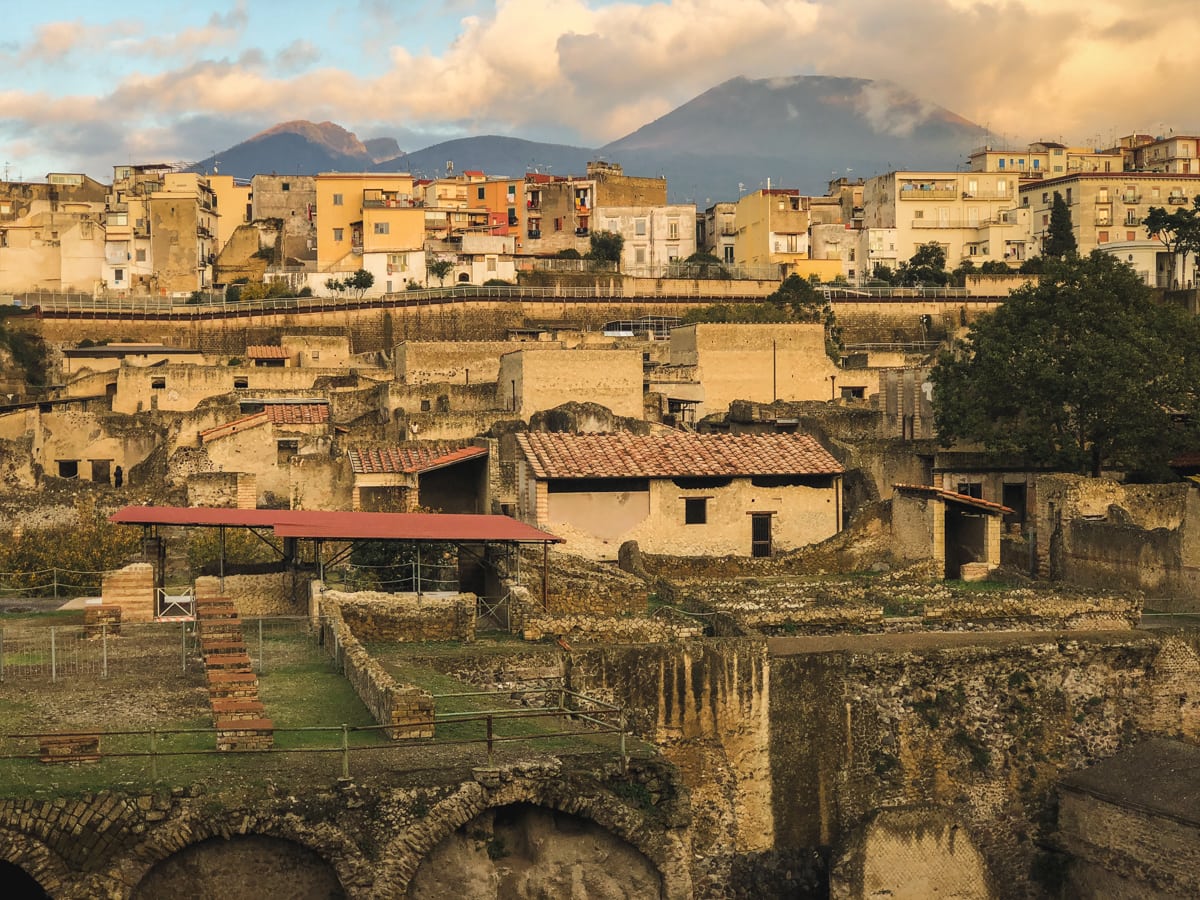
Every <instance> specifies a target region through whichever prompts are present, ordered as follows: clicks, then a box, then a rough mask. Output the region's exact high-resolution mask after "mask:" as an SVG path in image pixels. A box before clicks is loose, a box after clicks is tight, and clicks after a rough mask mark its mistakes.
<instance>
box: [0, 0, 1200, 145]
mask: <svg viewBox="0 0 1200 900" xmlns="http://www.w3.org/2000/svg"><path fill="white" fill-rule="evenodd" d="M1191 9H1192V0H1146V2H1144V3H1143V4H1142V6H1141V7H1140V13H1139V15H1138V16H1136V17H1132V16H1131V15H1130V13H1129V11H1128V7H1127V4H1126V3H1125V2H1124V0H1093V2H1092V3H1091V4H1090V5H1089V12H1088V15H1087V16H1086V17H1080V16H1079V14H1078V3H1077V0H1038V2H1034V0H986V2H985V0H918V2H912V3H907V4H897V3H895V2H894V0H674V2H650V3H636V2H615V3H601V2H600V0H497V2H496V3H495V4H494V5H489V4H486V3H463V2H459V0H448V2H444V3H442V4H441V5H439V6H433V5H430V6H423V7H421V8H420V9H412V10H407V9H406V10H404V13H403V14H404V15H405V16H407V17H408V21H409V22H410V23H411V22H421V23H425V22H433V21H434V20H435V19H436V17H437V16H439V15H440V16H445V15H446V14H447V12H448V11H449V14H451V15H455V16H460V18H458V19H457V22H456V29H457V31H456V37H455V38H454V39H453V40H452V41H450V42H449V43H448V44H446V45H445V46H439V47H437V48H434V49H429V48H426V49H422V50H412V49H407V48H406V47H404V46H400V45H392V46H387V45H386V42H387V41H388V40H389V38H390V37H391V36H392V35H394V34H395V33H396V26H397V24H398V21H397V19H398V15H399V11H398V9H397V8H396V6H395V4H391V3H387V2H384V0H360V2H358V3H356V4H346V5H343V6H341V7H338V8H333V7H331V8H330V9H329V11H328V13H327V18H326V20H324V21H320V20H317V19H315V18H311V17H310V18H308V19H307V20H306V19H305V18H303V17H296V21H294V22H293V21H288V20H281V21H279V22H276V23H274V24H275V25H276V26H278V29H277V30H276V31H273V32H272V34H271V37H272V38H279V46H274V45H271V46H268V45H266V44H265V43H264V44H263V45H262V46H256V40H261V39H262V37H263V36H262V34H261V33H260V31H259V32H256V31H255V28H256V27H258V28H259V29H261V26H256V25H254V23H253V21H252V18H251V16H250V12H249V10H250V7H248V6H246V5H245V4H244V3H239V4H237V5H236V6H234V7H233V8H232V9H231V10H230V11H229V12H228V13H226V14H224V15H214V16H212V17H210V18H209V19H208V20H207V21H206V22H205V23H204V24H203V25H200V26H197V27H194V28H189V29H183V30H181V31H179V32H177V33H174V34H168V33H166V32H161V33H157V32H156V33H152V34H147V33H146V29H147V28H148V27H149V26H147V25H146V24H143V23H141V22H138V21H134V20H119V21H114V22H111V23H108V24H106V25H103V26H98V27H92V26H88V27H84V26H83V25H82V24H80V23H79V22H54V23H48V24H46V25H43V26H42V27H41V28H40V29H39V30H38V31H37V32H36V34H35V35H34V36H33V39H32V40H31V41H30V42H29V43H28V44H26V45H24V46H22V47H20V48H19V49H16V50H15V51H13V52H11V53H10V54H9V59H10V60H13V59H20V60H24V61H25V62H26V63H27V64H28V65H30V66H33V65H41V66H45V65H50V66H55V65H59V66H61V65H65V64H64V62H63V61H64V60H65V59H67V58H70V59H73V60H75V62H76V63H79V61H80V60H81V59H82V60H88V61H93V60H94V59H96V58H99V59H104V58H107V59H110V60H111V59H116V58H121V59H134V60H141V61H144V62H145V63H146V64H145V65H142V66H140V69H139V71H137V72H134V73H133V74H126V75H124V76H123V77H122V78H121V79H120V80H117V81H115V82H113V83H111V84H110V85H109V86H108V87H105V88H102V89H100V90H98V91H97V92H96V93H95V94H94V95H93V94H82V93H81V94H80V95H78V96H69V97H55V96H52V95H50V94H48V93H45V92H42V93H35V92H31V91H25V90H22V89H20V88H13V87H11V85H14V84H17V85H19V84H21V83H22V81H21V78H20V77H19V75H18V76H17V77H14V78H11V79H10V80H9V82H8V84H9V85H10V87H9V89H8V90H6V91H3V92H0V119H2V120H4V121H3V122H2V123H0V125H2V126H3V128H2V132H3V133H4V134H9V135H12V137H11V139H10V142H9V143H8V144H6V145H5V147H6V149H5V150H4V152H5V153H6V154H12V153H13V152H14V149H13V148H17V147H24V146H29V145H30V143H31V142H32V141H34V140H42V141H44V143H45V149H46V153H47V154H51V153H63V154H66V153H70V154H72V155H73V157H74V158H79V155H80V153H81V152H82V151H81V148H79V147H78V138H71V137H69V136H68V132H69V128H68V124H69V123H71V122H76V123H78V128H79V130H80V133H81V134H84V135H86V136H87V137H88V138H89V139H92V138H95V139H97V140H98V139H100V138H101V137H104V136H107V135H109V134H110V133H111V130H104V129H102V128H101V127H100V126H101V123H102V122H103V121H104V120H105V119H106V118H107V117H108V116H109V114H110V112H111V111H113V110H119V111H120V120H121V121H122V123H123V128H122V129H120V131H119V132H118V134H119V135H121V136H122V137H121V138H120V142H119V143H118V144H117V145H115V147H114V145H109V146H107V147H100V148H97V151H96V152H97V153H101V152H107V153H109V154H110V155H111V154H112V153H113V152H117V153H128V152H132V150H131V148H133V149H134V150H137V151H145V152H147V153H151V155H156V154H153V153H152V149H153V146H155V144H154V142H155V141H158V142H161V145H162V146H163V147H164V152H167V151H172V150H173V148H176V147H178V142H177V141H174V140H173V139H172V135H174V134H175V133H176V132H181V133H184V134H188V135H189V136H190V135H191V133H192V123H195V122H206V123H212V122H216V121H226V122H232V123H239V125H241V124H244V126H245V128H246V131H245V132H244V133H243V134H241V135H238V136H236V139H237V140H242V139H245V138H246V137H248V136H250V135H251V134H253V133H255V132H257V131H259V130H261V129H262V128H264V127H268V126H270V125H272V124H274V123H276V122H279V121H283V120H287V119H296V118H307V119H311V120H314V121H321V120H325V119H328V120H332V121H335V122H360V123H368V124H369V125H370V126H371V131H372V132H373V133H375V134H388V133H400V131H401V129H409V130H410V131H409V132H408V133H410V134H438V135H441V136H443V137H453V136H455V134H456V132H457V133H461V132H462V131H468V132H477V133H478V132H500V133H510V134H517V135H520V136H522V137H530V138H535V139H543V140H557V141H563V142H568V143H576V144H589V145H593V146H594V145H599V144H602V143H605V142H607V141H610V140H613V139H616V138H618V137H621V136H622V135H624V134H626V133H628V132H630V131H633V130H635V129H636V128H638V127H640V126H642V125H644V124H646V123H647V122H649V121H651V120H653V119H654V118H656V117H658V116H661V115H663V114H665V113H666V112H668V111H670V110H671V109H672V108H674V107H675V106H677V105H679V104H680V103H683V102H685V101H687V100H689V99H691V98H692V97H694V96H696V95H698V94H700V93H702V92H704V91H706V90H708V89H709V88H711V87H713V86H715V85H716V84H719V83H720V82H722V81H725V80H727V79H729V78H732V77H735V76H738V75H743V76H746V77H749V78H767V77H772V76H779V77H780V79H781V82H780V83H785V82H786V81H787V79H788V78H789V77H791V76H795V75H800V74H826V75H848V76H858V77H864V78H871V79H875V80H876V81H878V82H880V83H879V84H878V85H876V86H875V87H874V88H872V90H870V91H868V92H867V93H866V95H865V99H864V101H863V105H862V106H861V112H862V113H863V114H864V115H865V116H866V117H867V118H868V119H869V120H870V121H871V122H872V123H873V124H874V125H875V127H876V129H877V130H878V131H879V132H880V134H882V135H887V134H904V133H905V132H906V130H907V129H909V128H910V127H911V125H912V123H913V122H914V121H915V120H916V117H917V116H918V115H919V114H921V113H923V112H925V111H927V110H928V109H930V108H932V107H933V105H939V106H942V107H945V108H947V109H950V110H952V111H954V112H956V113H958V114H960V115H962V116H964V117H966V118H969V119H972V120H974V121H976V122H979V123H980V124H986V125H987V126H988V127H989V128H990V129H991V131H992V132H993V133H996V134H1000V135H1007V136H1008V138H1009V139H1010V140H1011V141H1014V142H1015V141H1018V140H1031V139H1037V138H1043V137H1046V138H1050V137H1054V138H1060V137H1061V138H1064V139H1066V140H1068V141H1069V142H1076V143H1082V142H1084V141H1085V140H1087V141H1088V142H1090V141H1091V140H1093V139H1094V136H1096V135H1102V136H1103V140H1100V142H1101V143H1106V142H1107V140H1108V139H1109V138H1110V137H1115V136H1119V135H1120V134H1124V133H1129V132H1132V131H1137V130H1141V131H1146V130H1158V128H1159V127H1160V123H1163V124H1165V125H1167V126H1174V127H1175V128H1176V130H1177V131H1186V130H1188V129H1189V128H1194V127H1195V126H1196V123H1195V122H1194V121H1192V117H1193V116H1195V113H1194V112H1193V109H1194V103H1193V98H1192V95H1193V89H1192V85H1194V84H1195V83H1196V82H1197V80H1200V57H1196V56H1195V55H1194V54H1189V53H1187V52H1186V48H1188V47H1191V46H1194V45H1196V44H1197V43H1198V42H1200V20H1197V18H1196V17H1195V16H1194V15H1190V14H1189V12H1190V11H1191ZM346 17H357V19H356V20H354V21H355V22H357V25H358V27H357V28H354V27H353V24H351V25H350V26H349V27H350V28H351V30H354V31H356V32H357V34H358V35H359V37H358V41H359V43H358V44H357V45H356V48H357V49H359V50H360V51H361V54H362V56H363V66H362V67H361V68H360V69H358V70H356V71H349V70H347V69H338V68H333V67H332V66H330V65H329V63H328V60H330V59H332V58H334V57H333V55H332V50H331V49H330V47H328V46H327V45H326V44H325V43H323V42H321V41H320V40H318V38H317V37H316V35H317V34H328V35H333V34H335V33H341V30H340V29H346V28H347V27H348V24H347V21H346ZM439 21H440V22H442V23H443V24H444V20H439ZM288 27H294V28H296V29H298V30H297V31H296V32H294V33H293V34H291V35H289V33H288V32H287V31H286V29H287V28H288ZM431 27H432V26H431ZM439 27H440V26H439ZM415 33H417V32H416V31H412V30H410V31H409V32H408V34H407V35H406V36H411V35H412V34H415ZM422 33H423V32H422ZM429 33H430V34H433V33H434V32H429ZM289 38H290V40H289ZM322 61H325V64H324V66H323V67H322V68H315V67H316V66H317V64H318V63H320V62H322ZM95 65H96V66H97V67H100V66H101V64H100V63H95ZM75 83H77V84H90V83H92V81H91V80H90V79H85V78H78V79H76V81H75ZM893 86H898V87H899V88H902V89H904V90H905V91H907V92H910V93H912V94H914V95H916V96H917V97H918V98H920V99H921V100H922V101H923V102H924V103H926V104H928V106H925V107H905V106H903V105H900V104H897V103H896V102H895V97H896V96H897V94H896V93H894V90H895V88H894V87H893ZM135 133H136V134H137V137H136V144H135V143H134V141H135V138H134V137H133V135H134V134H135ZM31 136H33V137H32V138H31ZM18 139H19V140H20V141H21V143H20V144H17V143H13V142H14V141H16V140H18ZM233 142H236V140H235V141H233ZM206 143H209V144H210V145H211V144H212V143H216V141H215V140H207V141H206ZM226 145H227V144H226ZM210 149H211V146H209V147H205V148H204V149H203V151H196V152H195V153H193V154H192V155H197V154H199V155H203V154H206V153H207V152H208V150H210ZM217 149H219V147H218V148H217ZM413 149H415V148H413ZM180 155H182V154H180Z"/></svg>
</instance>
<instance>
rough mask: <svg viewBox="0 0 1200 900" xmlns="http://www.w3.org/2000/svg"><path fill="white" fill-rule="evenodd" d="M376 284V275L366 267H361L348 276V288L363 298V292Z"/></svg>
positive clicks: (359, 297)
mask: <svg viewBox="0 0 1200 900" xmlns="http://www.w3.org/2000/svg"><path fill="white" fill-rule="evenodd" d="M374 284H375V276H374V275H372V274H371V273H370V272H368V271H367V270H366V269H359V270H358V271H357V272H355V273H354V274H353V275H350V276H348V277H347V278H346V290H348V291H351V292H352V293H353V294H354V296H355V297H356V298H357V299H359V300H361V299H362V296H363V294H365V293H366V292H367V291H369V290H370V289H371V287H372V286H373V285H374Z"/></svg>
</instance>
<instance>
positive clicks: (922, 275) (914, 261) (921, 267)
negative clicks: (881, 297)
mask: <svg viewBox="0 0 1200 900" xmlns="http://www.w3.org/2000/svg"><path fill="white" fill-rule="evenodd" d="M896 280H897V281H898V282H899V283H900V284H908V285H922V284H932V285H943V284H948V283H949V282H950V273H949V272H947V271H946V251H945V250H944V249H942V245H941V244H938V243H936V242H934V241H930V242H929V243H928V244H922V245H921V246H920V247H918V248H917V249H916V252H915V253H913V255H912V257H911V258H910V259H909V260H908V262H902V263H900V268H899V269H898V270H897V272H896Z"/></svg>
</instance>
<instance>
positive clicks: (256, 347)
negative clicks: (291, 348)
mask: <svg viewBox="0 0 1200 900" xmlns="http://www.w3.org/2000/svg"><path fill="white" fill-rule="evenodd" d="M288 355H289V354H288V352H287V351H286V350H284V349H283V348H282V347H276V346H273V345H271V344H252V345H251V346H249V347H247V348H246V356H247V357H249V358H250V359H287V358H288Z"/></svg>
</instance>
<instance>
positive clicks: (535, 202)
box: [525, 197, 542, 209]
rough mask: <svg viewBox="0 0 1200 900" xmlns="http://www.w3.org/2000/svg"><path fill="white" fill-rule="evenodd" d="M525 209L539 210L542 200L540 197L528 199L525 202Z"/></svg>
mask: <svg viewBox="0 0 1200 900" xmlns="http://www.w3.org/2000/svg"><path fill="white" fill-rule="evenodd" d="M525 208H526V209H541V208H542V198H541V197H530V198H529V199H528V200H526V201H525Z"/></svg>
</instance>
